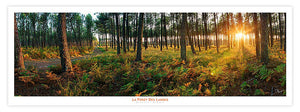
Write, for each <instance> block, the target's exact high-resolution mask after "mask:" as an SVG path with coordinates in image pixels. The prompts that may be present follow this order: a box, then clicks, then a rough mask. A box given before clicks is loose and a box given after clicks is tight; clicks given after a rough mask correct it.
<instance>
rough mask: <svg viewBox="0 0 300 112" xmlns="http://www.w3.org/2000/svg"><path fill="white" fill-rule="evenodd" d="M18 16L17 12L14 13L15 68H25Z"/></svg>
mask: <svg viewBox="0 0 300 112" xmlns="http://www.w3.org/2000/svg"><path fill="white" fill-rule="evenodd" d="M16 16H17V14H16V13H14V30H15V31H14V41H15V58H14V59H15V68H16V69H25V66H24V59H23V53H22V48H21V43H20V40H19V35H18V23H17V19H16Z"/></svg>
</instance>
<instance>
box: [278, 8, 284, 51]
mask: <svg viewBox="0 0 300 112" xmlns="http://www.w3.org/2000/svg"><path fill="white" fill-rule="evenodd" d="M278 18H279V36H280V49H282V46H283V39H282V22H281V13H279V17H278Z"/></svg>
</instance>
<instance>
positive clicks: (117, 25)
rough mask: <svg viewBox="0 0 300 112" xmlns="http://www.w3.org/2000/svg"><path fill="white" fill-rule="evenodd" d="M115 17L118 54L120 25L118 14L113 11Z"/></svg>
mask: <svg viewBox="0 0 300 112" xmlns="http://www.w3.org/2000/svg"><path fill="white" fill-rule="evenodd" d="M115 15H116V16H115V17H116V29H117V54H118V55H119V54H120V26H119V14H118V13H115Z"/></svg>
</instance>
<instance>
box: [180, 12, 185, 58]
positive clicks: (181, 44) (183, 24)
mask: <svg viewBox="0 0 300 112" xmlns="http://www.w3.org/2000/svg"><path fill="white" fill-rule="evenodd" d="M186 21H187V14H186V13H183V14H182V22H181V37H180V46H181V49H180V56H181V59H182V60H184V61H186V43H185V37H186V35H185V34H186Z"/></svg>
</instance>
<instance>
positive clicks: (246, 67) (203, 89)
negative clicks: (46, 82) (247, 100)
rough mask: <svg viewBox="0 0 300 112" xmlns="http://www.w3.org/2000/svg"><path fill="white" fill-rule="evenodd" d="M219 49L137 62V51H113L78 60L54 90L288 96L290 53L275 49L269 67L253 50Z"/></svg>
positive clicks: (167, 53) (149, 56)
mask: <svg viewBox="0 0 300 112" xmlns="http://www.w3.org/2000/svg"><path fill="white" fill-rule="evenodd" d="M99 49H100V50H103V49H105V48H99ZM131 50H132V49H131ZM219 50H220V53H217V52H216V49H215V48H214V47H213V46H212V48H211V49H208V50H207V51H205V50H204V49H203V48H202V51H201V52H197V54H192V52H191V51H190V47H187V59H188V60H187V61H186V62H185V61H182V60H181V59H180V51H179V50H178V49H174V48H169V50H165V49H164V50H163V51H160V50H159V49H158V48H152V47H149V48H148V49H147V50H145V49H143V51H142V53H143V54H142V61H141V62H136V61H135V55H136V54H135V52H133V51H129V52H127V53H126V54H124V53H122V52H121V54H120V55H117V54H116V50H114V49H108V51H106V52H103V53H102V54H100V55H98V56H96V57H93V58H89V59H85V60H78V61H76V62H74V63H73V66H74V67H73V68H74V71H75V75H74V76H73V77H68V76H67V75H61V74H58V75H61V76H62V78H61V79H59V80H58V82H57V84H56V86H50V90H51V89H56V91H53V94H52V95H63V96H90V95H93V96H240V95H246V96H248V95H250V96H253V95H259V96H260V95H268V96H270V95H279V96H283V95H285V81H286V80H285V54H282V51H281V50H278V49H271V50H270V60H271V61H272V60H275V61H274V62H271V63H270V64H269V65H266V66H265V65H262V64H261V63H260V62H259V61H257V60H256V57H255V51H254V48H253V47H246V48H245V49H244V50H241V49H238V48H233V49H230V50H229V49H228V48H226V47H225V46H221V48H220V49H219ZM52 68H55V67H52ZM55 70H56V71H57V69H55ZM58 71H59V70H58ZM50 85H51V84H50ZM51 87H52V88H51ZM274 89H278V90H283V91H284V92H282V93H276V92H274Z"/></svg>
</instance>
